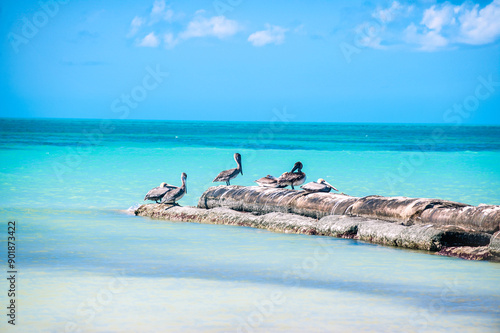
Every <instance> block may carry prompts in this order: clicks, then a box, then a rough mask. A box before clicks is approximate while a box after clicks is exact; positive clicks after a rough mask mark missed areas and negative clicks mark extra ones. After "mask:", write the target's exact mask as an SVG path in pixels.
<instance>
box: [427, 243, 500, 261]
mask: <svg viewBox="0 0 500 333" xmlns="http://www.w3.org/2000/svg"><path fill="white" fill-rule="evenodd" d="M436 254H438V255H441V256H448V257H458V258H462V259H467V260H492V259H495V258H494V257H493V255H492V253H491V252H490V251H489V249H488V246H476V247H471V246H461V247H444V248H442V249H441V250H440V251H439V252H436Z"/></svg>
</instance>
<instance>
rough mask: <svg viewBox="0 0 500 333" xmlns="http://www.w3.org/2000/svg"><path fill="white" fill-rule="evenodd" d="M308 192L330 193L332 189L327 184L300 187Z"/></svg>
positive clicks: (311, 183)
mask: <svg viewBox="0 0 500 333" xmlns="http://www.w3.org/2000/svg"><path fill="white" fill-rule="evenodd" d="M300 188H301V189H304V190H306V191H308V192H330V190H331V188H330V187H329V186H328V185H325V184H319V183H316V182H310V183H307V184H305V185H302V186H301V187H300Z"/></svg>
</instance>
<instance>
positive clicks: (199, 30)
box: [180, 16, 239, 39]
mask: <svg viewBox="0 0 500 333" xmlns="http://www.w3.org/2000/svg"><path fill="white" fill-rule="evenodd" d="M238 29H239V26H238V23H237V22H236V21H233V20H230V19H228V18H226V17H225V16H214V17H211V18H205V17H203V16H197V17H195V18H194V19H193V20H192V21H191V22H189V24H188V26H187V29H186V30H185V31H183V32H182V33H181V34H180V38H182V39H189V38H194V37H205V36H213V37H217V38H225V37H229V36H232V35H234V34H236V33H237V32H238Z"/></svg>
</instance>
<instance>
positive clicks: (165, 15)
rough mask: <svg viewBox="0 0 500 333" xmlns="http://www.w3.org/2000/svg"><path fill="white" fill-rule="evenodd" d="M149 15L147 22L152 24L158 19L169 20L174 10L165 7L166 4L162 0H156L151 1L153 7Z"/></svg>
mask: <svg viewBox="0 0 500 333" xmlns="http://www.w3.org/2000/svg"><path fill="white" fill-rule="evenodd" d="M149 16H150V21H149V24H150V25H152V24H154V23H156V22H159V21H171V20H172V18H173V17H174V11H173V10H172V9H170V8H167V4H166V3H165V1H164V0H156V1H155V2H154V3H153V9H152V10H151V13H150V14H149Z"/></svg>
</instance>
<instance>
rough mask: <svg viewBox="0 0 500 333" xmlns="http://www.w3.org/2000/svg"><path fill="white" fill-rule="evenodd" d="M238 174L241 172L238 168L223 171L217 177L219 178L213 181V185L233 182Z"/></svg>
mask: <svg viewBox="0 0 500 333" xmlns="http://www.w3.org/2000/svg"><path fill="white" fill-rule="evenodd" d="M238 172H239V170H238V169H237V168H234V169H229V170H224V171H221V172H220V173H219V174H218V175H217V177H215V179H214V180H213V181H212V183H215V182H227V181H228V180H231V179H233V178H234V177H236V175H237V174H238Z"/></svg>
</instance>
